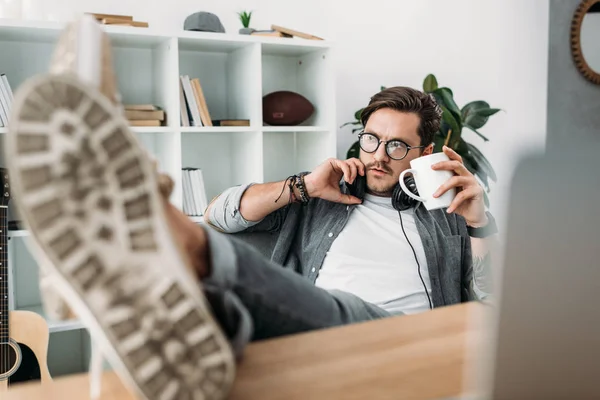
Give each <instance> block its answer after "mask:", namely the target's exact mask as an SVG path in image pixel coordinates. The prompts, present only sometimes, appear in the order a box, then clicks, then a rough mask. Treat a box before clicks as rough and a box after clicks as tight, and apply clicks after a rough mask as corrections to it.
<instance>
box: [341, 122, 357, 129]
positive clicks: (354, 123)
mask: <svg viewBox="0 0 600 400" xmlns="http://www.w3.org/2000/svg"><path fill="white" fill-rule="evenodd" d="M347 125H361V126H362V124H361V123H360V122H357V121H353V122H346V123H345V124H342V125H340V128H343V127H345V126H347Z"/></svg>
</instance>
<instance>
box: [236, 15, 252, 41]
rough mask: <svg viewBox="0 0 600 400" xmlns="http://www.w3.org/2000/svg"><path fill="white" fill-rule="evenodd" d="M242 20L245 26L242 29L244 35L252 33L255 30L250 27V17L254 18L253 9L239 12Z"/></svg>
mask: <svg viewBox="0 0 600 400" xmlns="http://www.w3.org/2000/svg"><path fill="white" fill-rule="evenodd" d="M238 15H239V17H240V21H241V22H242V26H243V28H241V29H240V33H241V34H242V35H250V34H252V32H254V29H252V28H250V18H252V11H250V12H247V11H242V12H239V13H238Z"/></svg>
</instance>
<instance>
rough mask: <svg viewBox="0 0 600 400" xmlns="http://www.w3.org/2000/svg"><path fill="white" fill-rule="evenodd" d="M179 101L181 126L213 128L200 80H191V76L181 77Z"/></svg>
mask: <svg viewBox="0 0 600 400" xmlns="http://www.w3.org/2000/svg"><path fill="white" fill-rule="evenodd" d="M179 101H180V103H181V107H180V109H181V126H213V123H212V120H211V119H210V113H209V112H208V106H207V105H206V98H205V97H204V92H203V91H202V86H201V85H200V80H199V79H198V78H192V79H190V77H189V75H181V76H180V77H179Z"/></svg>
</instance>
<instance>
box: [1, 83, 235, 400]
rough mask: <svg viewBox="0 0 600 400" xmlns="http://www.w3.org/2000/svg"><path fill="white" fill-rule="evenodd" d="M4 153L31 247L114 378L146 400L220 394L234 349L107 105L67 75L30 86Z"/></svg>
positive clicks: (22, 92) (147, 166) (143, 164)
mask: <svg viewBox="0 0 600 400" xmlns="http://www.w3.org/2000/svg"><path fill="white" fill-rule="evenodd" d="M6 149H7V154H6V158H7V161H8V165H9V171H10V174H11V175H12V176H11V177H10V180H11V187H12V189H13V193H14V194H13V198H15V203H16V206H17V208H18V211H19V213H20V215H21V218H23V220H24V223H25V225H26V226H27V227H28V229H29V230H30V232H31V238H32V239H33V243H32V250H34V252H35V251H41V252H42V253H43V255H42V257H41V258H43V257H47V259H48V260H49V261H50V263H49V265H48V268H49V269H50V270H51V271H50V272H51V273H53V274H54V275H56V276H57V281H58V282H59V284H60V287H59V289H60V290H61V294H62V295H63V296H64V298H65V300H66V301H67V303H68V304H69V306H71V307H72V309H73V310H74V311H75V313H76V314H77V315H78V317H79V318H80V319H81V321H82V323H83V324H84V326H86V327H87V328H88V329H89V330H90V335H91V337H92V339H93V340H94V343H95V344H97V345H99V346H100V350H101V352H102V354H103V355H105V356H106V357H107V359H108V361H109V362H110V363H111V365H112V366H113V368H115V371H116V372H117V373H118V374H119V375H120V376H121V377H122V378H123V379H124V380H126V383H127V382H128V383H129V384H130V385H131V387H132V388H133V389H135V390H136V392H137V394H138V396H140V397H141V398H144V399H148V400H154V399H157V400H158V399H161V400H170V399H178V400H186V399H190V400H192V399H203V400H206V399H222V398H224V397H225V396H226V395H227V392H228V391H229V389H230V387H231V385H232V382H233V379H234V368H235V361H234V356H233V353H232V350H231V347H230V344H229V343H228V341H227V340H226V338H225V336H224V335H223V333H222V332H221V330H220V329H219V327H218V325H217V324H216V322H215V320H214V318H213V317H212V315H211V313H210V311H209V308H208V303H207V301H206V299H205V297H204V295H203V294H202V292H201V290H200V286H199V285H200V283H199V282H198V281H197V279H195V278H194V277H193V275H192V274H191V273H190V272H189V270H188V269H187V266H186V261H184V260H185V259H184V257H183V256H182V254H181V252H180V250H179V248H178V247H177V244H176V243H175V242H174V241H173V239H172V237H171V236H170V235H169V232H170V231H169V227H168V223H167V220H166V217H165V210H164V203H163V201H164V200H163V199H162V198H161V197H160V194H159V193H158V185H157V180H156V173H155V172H154V169H153V166H152V164H151V162H150V161H149V159H148V157H147V154H146V153H145V150H144V149H143V148H142V147H141V145H140V144H139V142H138V139H137V138H136V137H135V135H134V134H133V133H132V132H131V131H130V129H129V125H128V123H127V121H126V120H125V119H124V118H123V117H122V116H121V115H119V114H118V112H117V110H116V109H115V108H114V106H113V105H112V104H111V103H110V102H109V101H108V99H106V98H105V97H104V96H102V95H100V94H99V93H98V91H96V90H95V89H92V88H91V87H88V86H86V85H85V84H83V83H81V82H80V81H77V80H76V79H75V78H72V77H70V76H66V75H49V76H41V77H35V78H31V79H30V80H29V81H27V82H25V83H24V84H23V85H22V86H21V87H20V88H19V91H18V93H17V94H16V95H15V98H14V108H13V114H12V118H11V126H10V128H9V134H8V136H7V138H6ZM55 273H56V274H55Z"/></svg>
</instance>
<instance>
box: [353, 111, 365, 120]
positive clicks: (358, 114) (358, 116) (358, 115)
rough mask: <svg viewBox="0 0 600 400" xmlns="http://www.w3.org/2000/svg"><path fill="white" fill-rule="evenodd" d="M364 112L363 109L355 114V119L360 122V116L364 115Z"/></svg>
mask: <svg viewBox="0 0 600 400" xmlns="http://www.w3.org/2000/svg"><path fill="white" fill-rule="evenodd" d="M363 110H364V108H361V109H360V110H358V111H356V112H355V113H354V118H355V119H356V120H357V121H360V115H361V114H362V112H363Z"/></svg>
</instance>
